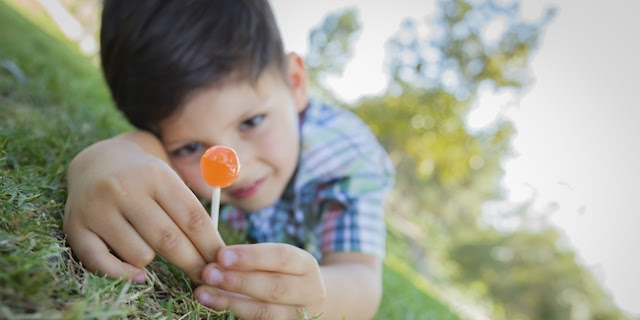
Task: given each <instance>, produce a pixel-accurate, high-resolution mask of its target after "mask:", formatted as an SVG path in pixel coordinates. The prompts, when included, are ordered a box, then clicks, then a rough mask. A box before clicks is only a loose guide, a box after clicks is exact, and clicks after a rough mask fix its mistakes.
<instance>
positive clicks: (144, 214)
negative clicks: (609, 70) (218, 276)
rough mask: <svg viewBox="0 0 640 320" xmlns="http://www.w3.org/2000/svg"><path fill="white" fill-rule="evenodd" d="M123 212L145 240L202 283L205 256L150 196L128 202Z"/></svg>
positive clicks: (189, 275) (193, 278)
mask: <svg viewBox="0 0 640 320" xmlns="http://www.w3.org/2000/svg"><path fill="white" fill-rule="evenodd" d="M125 212H127V219H128V220H129V222H130V223H131V225H133V227H134V228H135V229H136V230H137V232H138V233H139V234H140V236H141V237H142V238H143V239H144V240H145V241H146V243H148V244H149V245H150V246H151V247H152V248H153V249H154V250H155V251H156V252H158V253H159V254H160V255H162V256H163V257H164V258H165V259H167V260H168V261H169V262H171V263H172V264H174V265H175V266H176V267H178V268H179V269H180V270H182V271H184V273H186V274H187V276H188V277H189V278H191V279H192V280H194V281H196V282H201V280H200V275H201V273H202V269H203V268H204V266H205V264H206V262H205V260H204V258H203V257H202V256H201V255H200V253H199V252H198V250H196V248H195V246H194V245H193V244H192V243H191V241H190V240H189V239H188V238H187V236H186V235H185V234H184V233H183V232H182V230H181V229H180V228H179V227H178V226H177V225H176V223H175V222H174V221H173V220H171V218H170V217H169V216H167V215H166V214H165V212H164V210H163V209H162V208H161V207H160V206H159V205H158V204H157V203H156V202H155V201H154V200H153V199H150V198H149V199H146V200H144V201H143V200H140V201H134V202H132V203H129V204H128V208H126V210H125Z"/></svg>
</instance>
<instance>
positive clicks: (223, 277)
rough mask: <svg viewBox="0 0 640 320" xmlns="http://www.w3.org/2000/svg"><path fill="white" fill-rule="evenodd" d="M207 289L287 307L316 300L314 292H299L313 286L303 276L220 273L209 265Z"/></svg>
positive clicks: (253, 272) (241, 272)
mask: <svg viewBox="0 0 640 320" xmlns="http://www.w3.org/2000/svg"><path fill="white" fill-rule="evenodd" d="M203 280H204V282H205V283H206V284H207V285H211V286H214V287H216V288H220V289H223V290H226V291H231V292H237V293H240V294H243V295H247V296H250V297H253V298H256V299H258V300H262V301H268V302H272V303H279V304H287V305H302V304H304V303H305V302H307V301H310V300H313V299H315V298H317V297H313V296H311V295H312V294H315V292H316V291H315V290H298V288H305V287H308V286H309V283H310V282H311V281H310V280H309V279H308V278H306V277H304V276H295V275H289V274H282V273H275V272H262V271H236V270H221V269H218V268H216V267H215V266H214V265H213V264H209V265H207V267H205V271H204V272H203Z"/></svg>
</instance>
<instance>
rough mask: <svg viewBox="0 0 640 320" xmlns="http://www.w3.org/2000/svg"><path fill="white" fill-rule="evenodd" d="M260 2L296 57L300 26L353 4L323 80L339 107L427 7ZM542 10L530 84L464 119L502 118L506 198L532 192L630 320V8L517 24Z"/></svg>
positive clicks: (634, 60)
mask: <svg viewBox="0 0 640 320" xmlns="http://www.w3.org/2000/svg"><path fill="white" fill-rule="evenodd" d="M271 1H272V4H273V7H274V11H275V14H276V18H277V19H278V21H279V25H280V29H281V32H282V34H283V38H284V42H285V47H286V48H287V50H290V51H294V52H298V53H300V54H302V55H305V54H306V52H307V35H308V33H309V30H310V29H311V28H313V27H315V26H317V25H318V24H320V23H321V21H322V19H323V17H324V16H325V15H326V14H327V13H329V12H332V11H334V10H337V9H339V8H344V7H357V8H358V9H359V17H360V21H361V24H362V31H361V35H360V37H359V38H358V40H357V42H356V47H355V52H354V57H353V59H352V62H350V63H349V64H348V65H347V66H346V67H345V70H344V73H343V76H342V77H340V78H332V79H331V81H330V82H329V85H330V86H331V87H332V88H333V89H334V90H335V92H336V93H337V94H338V96H340V97H341V98H342V99H344V100H346V101H354V100H356V99H357V98H359V97H361V96H363V95H370V94H378V93H380V92H381V91H382V90H383V89H385V88H386V85H387V81H388V78H386V76H385V72H384V70H385V67H384V57H385V49H384V45H385V41H386V40H387V39H388V38H389V36H391V35H392V34H394V33H395V32H396V31H397V30H398V28H399V26H400V22H401V21H402V19H403V18H405V17H413V18H414V19H417V20H424V19H425V18H428V17H429V16H431V15H432V14H433V12H434V10H435V8H436V2H435V0H416V1H411V0H396V1H370V0H369V1H365V0H361V1H358V0H343V1H337V0H324V1H313V0H271ZM503 1H507V0H503ZM548 5H552V6H555V7H556V8H558V13H557V15H556V16H555V18H554V19H553V21H552V22H551V24H550V25H549V26H548V27H547V29H546V31H545V33H544V34H543V37H542V41H541V45H540V47H539V48H538V50H537V51H536V53H534V55H533V59H532V61H531V65H530V70H531V75H532V77H533V80H534V82H533V84H532V86H531V87H530V88H529V89H528V90H527V91H526V92H525V93H524V95H523V96H522V97H520V98H519V99H514V97H513V96H512V95H510V94H508V93H505V92H492V91H491V90H484V93H483V94H482V97H481V99H479V101H478V102H477V103H476V105H475V106H474V108H473V109H472V111H471V113H470V115H469V117H468V119H467V123H468V125H469V126H470V127H471V128H476V129H482V128H483V127H485V126H488V125H491V123H492V122H493V121H495V120H496V119H499V118H500V117H506V118H507V119H510V120H511V121H513V122H514V124H515V126H516V129H517V131H518V133H517V135H516V137H515V138H514V140H513V148H514V151H515V155H514V156H513V157H511V158H509V159H508V160H507V161H505V164H504V166H505V171H506V173H505V177H504V179H503V181H502V184H503V187H504V188H505V190H506V201H507V202H508V203H515V202H518V201H523V200H526V199H529V198H531V197H535V199H536V201H535V204H534V208H536V210H538V211H540V212H546V214H547V215H546V217H547V219H548V220H549V221H550V222H551V223H552V224H554V225H556V226H557V227H558V228H559V229H560V230H561V231H562V232H563V234H564V235H565V236H566V238H567V241H568V243H569V245H570V246H572V247H573V248H575V249H576V251H577V253H578V255H579V258H580V261H581V262H582V263H583V264H584V265H586V266H587V267H588V268H589V269H590V270H591V271H592V272H593V273H594V275H595V276H596V278H597V279H598V280H599V281H601V283H602V284H603V286H604V287H605V289H606V290H607V291H608V292H609V293H610V294H611V295H612V297H613V299H614V302H615V303H616V304H617V305H618V306H619V307H621V308H622V309H623V310H625V311H627V312H628V313H630V314H632V315H638V316H640V289H638V288H640V272H639V271H640V250H638V248H637V247H638V245H639V244H640V232H639V231H638V228H639V227H640V201H638V199H636V198H635V197H638V198H640V196H638V193H637V191H636V190H638V189H636V186H637V185H638V183H639V181H640V170H638V164H640V152H639V151H640V150H639V148H638V146H639V145H640V144H639V143H638V142H637V141H636V140H637V139H638V137H640V125H637V124H636V123H635V122H636V121H637V119H638V118H639V117H638V116H639V115H640V112H639V111H638V108H637V107H639V105H638V102H637V101H638V100H637V95H638V93H639V92H640V81H639V80H638V75H640V62H638V57H640V40H638V39H639V38H640V37H638V36H637V34H636V33H637V30H640V19H637V12H639V11H640V2H639V1H635V0H631V1H629V0H610V1H595V0H591V1H578V0H575V1H574V0H555V1H548V0H523V1H522V8H521V12H522V18H523V19H532V20H536V19H537V18H539V17H540V15H541V14H542V12H543V8H545V7H546V6H548ZM492 208H493V209H492ZM495 209H496V206H493V207H491V206H487V210H488V211H490V210H495Z"/></svg>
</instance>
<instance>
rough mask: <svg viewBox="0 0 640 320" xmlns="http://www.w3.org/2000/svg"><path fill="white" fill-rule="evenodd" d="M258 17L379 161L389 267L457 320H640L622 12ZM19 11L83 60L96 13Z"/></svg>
mask: <svg viewBox="0 0 640 320" xmlns="http://www.w3.org/2000/svg"><path fill="white" fill-rule="evenodd" d="M271 2H272V5H273V8H274V10H275V14H276V18H277V20H278V22H279V24H280V28H281V31H282V34H283V38H284V42H285V46H286V49H287V50H291V51H295V52H297V53H299V54H301V55H302V56H303V57H304V58H305V60H306V62H307V67H308V71H309V75H310V77H311V83H312V89H313V93H314V95H317V96H321V97H323V98H325V99H327V100H330V101H332V102H334V103H336V104H339V105H341V106H343V107H345V108H350V109H352V110H353V111H354V112H356V113H357V114H358V115H360V116H361V117H362V118H363V119H364V120H365V121H366V122H367V123H368V124H369V125H370V126H371V128H372V130H373V131H374V132H375V133H376V135H377V136H378V137H379V139H380V141H381V142H382V143H383V145H384V146H385V148H387V150H388V151H389V153H390V154H391V156H392V158H393V161H394V163H395V165H396V167H397V171H398V180H397V185H396V188H395V190H394V193H393V195H392V197H391V199H390V200H389V206H388V210H387V212H388V214H387V226H388V230H389V242H388V251H389V257H390V258H389V259H390V260H389V261H392V262H390V265H392V264H394V263H400V262H402V263H404V264H403V265H408V266H411V268H412V270H413V271H415V273H411V275H413V277H415V279H414V280H415V281H414V282H417V281H418V280H419V279H426V281H428V283H430V287H431V290H432V291H435V292H436V294H435V295H436V296H437V297H439V298H440V299H442V300H443V301H444V302H445V303H446V304H447V305H450V306H451V308H452V309H453V310H456V312H457V313H458V314H460V315H461V317H462V318H469V319H632V318H633V319H638V318H640V298H639V297H640V290H638V287H639V285H640V275H639V274H638V270H640V253H639V250H638V244H640V236H639V235H638V232H637V229H638V227H640V219H639V218H638V214H639V213H640V210H639V209H640V204H639V202H638V201H636V199H635V196H636V195H635V194H636V192H634V191H633V190H635V185H636V184H637V181H638V180H639V178H640V173H639V170H638V169H637V164H638V163H640V153H639V152H638V150H637V146H638V144H637V142H634V141H635V140H636V139H637V137H639V136H640V129H639V128H640V127H639V126H637V125H636V124H635V123H633V122H634V121H635V120H636V119H638V115H639V112H638V111H637V110H636V108H635V107H637V102H636V95H637V92H638V89H640V88H638V83H639V81H638V80H637V75H638V74H640V63H638V61H637V57H639V56H640V52H639V51H640V43H639V42H640V41H639V40H638V37H637V35H635V33H636V32H637V30H640V22H639V21H638V19H637V12H639V9H640V2H638V1H623V0H612V1H606V2H604V1H572V0H556V1H537V0H521V1H516V0H486V1H482V0H451V1H436V0H420V1H417V0H416V1H411V0H397V1H356V0H351V1H347V0H345V1H338V0H324V1H310V0H271ZM23 5H25V6H31V7H33V8H35V9H37V10H44V11H46V12H47V13H48V14H49V15H51V16H52V17H53V18H54V20H56V21H57V25H58V27H59V28H60V29H61V30H62V31H63V33H65V34H66V35H67V36H68V37H69V38H70V39H72V40H74V41H76V42H77V43H78V47H79V48H80V49H81V50H82V51H84V52H85V53H86V54H87V55H89V56H92V57H94V58H95V57H96V52H97V50H98V49H99V48H98V45H97V43H96V41H95V39H96V35H97V32H98V28H99V20H98V19H97V15H98V14H99V6H100V1H95V0H86V1H82V0H61V1H53V0H40V1H24V2H23ZM421 281H422V280H421Z"/></svg>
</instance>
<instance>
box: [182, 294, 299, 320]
mask: <svg viewBox="0 0 640 320" xmlns="http://www.w3.org/2000/svg"><path fill="white" fill-rule="evenodd" d="M194 296H195V297H196V299H198V301H199V302H200V303H201V304H203V305H205V306H207V307H210V308H213V309H215V310H233V314H234V315H235V316H236V317H237V318H240V319H298V309H300V308H299V307H296V306H291V305H281V304H273V303H267V302H263V301H259V300H256V299H252V298H250V297H246V296H242V295H239V294H235V293H233V292H228V291H224V290H220V289H217V288H214V287H209V286H199V287H198V288H196V290H195V292H194Z"/></svg>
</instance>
